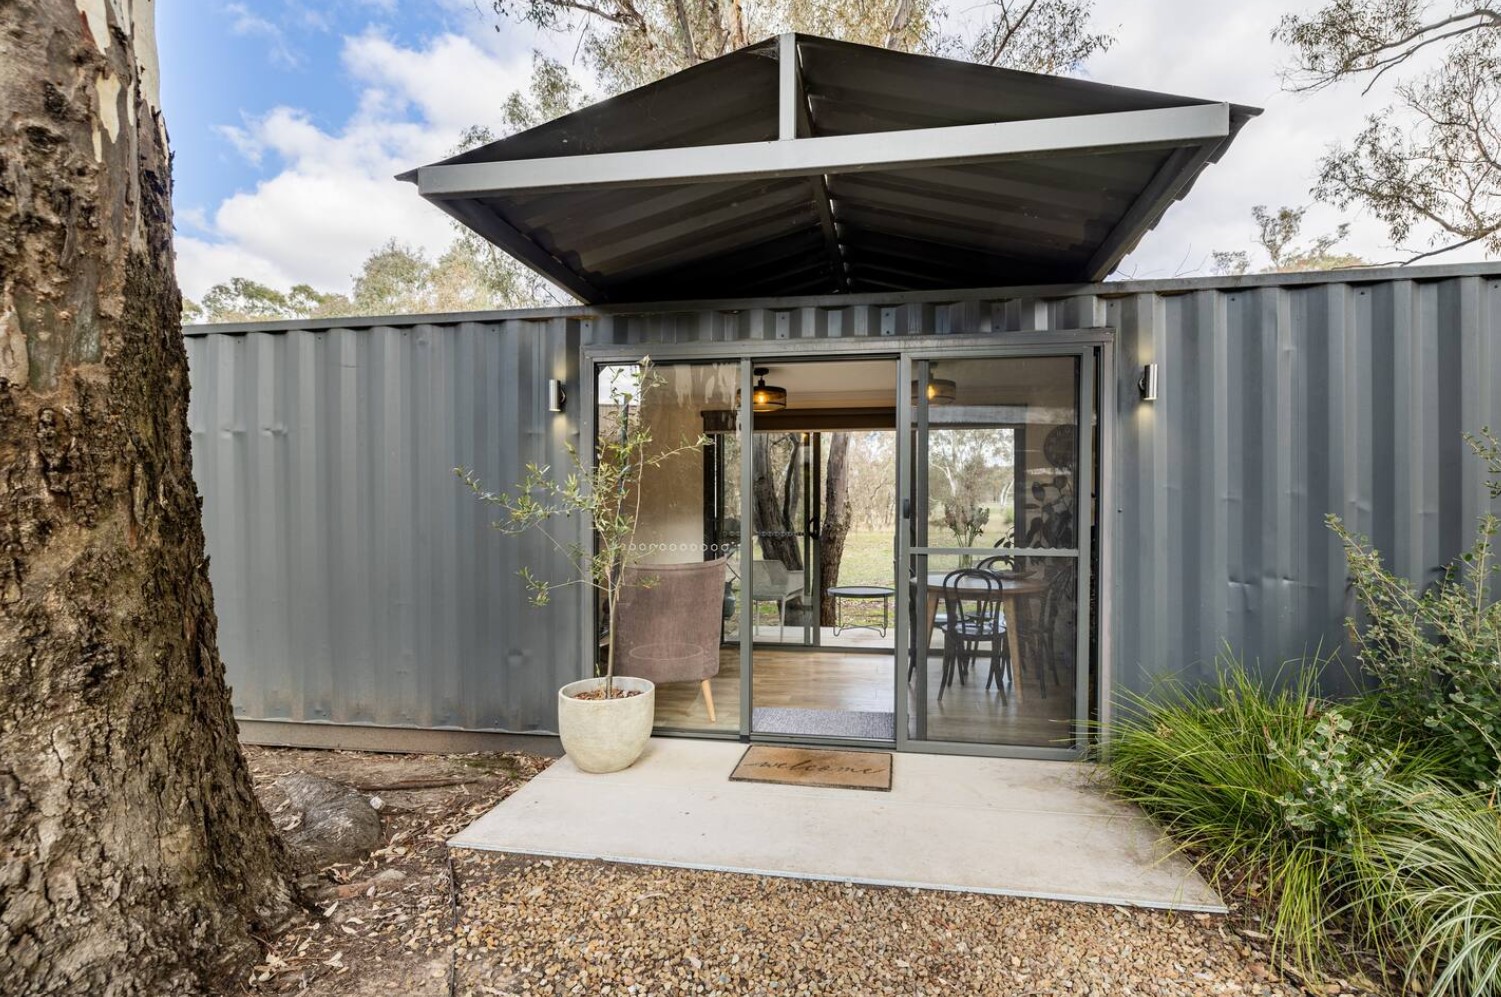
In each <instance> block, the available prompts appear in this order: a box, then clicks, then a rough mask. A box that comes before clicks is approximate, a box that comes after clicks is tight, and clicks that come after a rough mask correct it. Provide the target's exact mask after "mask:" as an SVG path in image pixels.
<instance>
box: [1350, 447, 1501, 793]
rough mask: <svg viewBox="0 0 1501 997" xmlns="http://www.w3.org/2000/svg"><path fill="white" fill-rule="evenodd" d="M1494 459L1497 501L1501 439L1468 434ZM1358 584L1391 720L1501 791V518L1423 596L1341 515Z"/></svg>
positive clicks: (1359, 634) (1367, 644)
mask: <svg viewBox="0 0 1501 997" xmlns="http://www.w3.org/2000/svg"><path fill="white" fill-rule="evenodd" d="M1466 440H1468V442H1469V443H1470V446H1471V448H1472V449H1473V450H1474V451H1475V453H1476V455H1477V456H1479V457H1480V458H1481V459H1482V460H1483V461H1485V464H1486V467H1487V470H1488V471H1489V474H1490V479H1489V480H1488V482H1487V485H1488V487H1489V489H1490V494H1491V498H1492V499H1495V498H1498V497H1501V440H1498V439H1497V438H1496V436H1494V435H1493V434H1492V433H1491V432H1490V430H1484V431H1483V432H1482V434H1481V435H1480V436H1478V437H1475V436H1466ZM1328 521H1329V525H1330V527H1331V528H1332V529H1333V530H1334V532H1335V533H1336V534H1338V535H1339V538H1340V541H1341V542H1342V543H1343V544H1344V548H1345V557H1346V560H1347V561H1348V563H1349V570H1350V579H1351V582H1352V584H1353V585H1354V589H1355V595H1356V598H1357V599H1358V601H1359V603H1360V606H1361V609H1362V610H1363V611H1364V615H1365V619H1364V620H1363V621H1361V622H1362V623H1363V624H1364V625H1363V626H1360V625H1358V624H1357V622H1356V621H1354V620H1351V621H1350V629H1351V632H1352V639H1353V640H1354V642H1355V645H1356V648H1357V651H1358V654H1359V657H1360V661H1361V664H1362V665H1364V667H1365V670H1366V671H1367V672H1368V673H1369V674H1370V675H1371V676H1372V677H1373V678H1375V680H1376V681H1377V683H1378V685H1379V688H1380V695H1381V697H1382V699H1383V701H1384V703H1385V705H1386V706H1387V707H1388V708H1389V710H1390V715H1391V719H1392V720H1393V721H1394V722H1395V723H1397V724H1400V725H1403V726H1405V727H1406V728H1407V729H1408V730H1409V731H1410V732H1412V733H1426V734H1427V735H1428V736H1430V737H1432V738H1433V739H1434V741H1435V742H1436V743H1435V745H1434V747H1435V750H1436V751H1441V752H1443V753H1445V754H1447V755H1449V756H1451V757H1452V758H1453V760H1454V763H1455V766H1456V771H1455V775H1456V777H1458V778H1461V779H1464V780H1466V781H1468V782H1471V783H1473V784H1474V785H1477V786H1479V787H1481V788H1483V789H1486V790H1495V789H1496V788H1498V786H1501V605H1497V604H1496V602H1495V601H1494V600H1493V599H1492V596H1491V591H1490V585H1491V580H1492V576H1493V575H1494V574H1495V572H1496V564H1495V558H1494V551H1493V545H1494V541H1495V537H1496V534H1497V532H1498V530H1501V519H1498V518H1497V517H1496V516H1495V515H1494V514H1490V513H1487V514H1486V515H1484V516H1482V517H1481V519H1480V523H1479V525H1478V527H1477V529H1476V534H1475V541H1474V543H1473V544H1472V545H1471V546H1470V549H1469V550H1468V551H1466V552H1465V553H1464V554H1463V555H1461V556H1460V558H1459V559H1458V560H1457V561H1456V562H1455V563H1454V564H1453V565H1451V566H1450V567H1449V568H1448V570H1446V571H1445V573H1444V575H1443V577H1442V578H1441V579H1440V580H1439V581H1437V582H1435V583H1434V584H1433V585H1431V586H1429V587H1428V589H1427V590H1425V591H1422V592H1419V591H1418V590H1417V588H1416V587H1415V586H1414V585H1413V583H1412V582H1410V581H1408V580H1407V579H1404V578H1399V577H1398V576H1396V575H1395V574H1393V573H1392V572H1391V571H1389V570H1388V569H1387V568H1386V566H1385V565H1384V564H1383V563H1382V561H1381V555H1380V553H1379V552H1378V551H1377V550H1376V549H1375V548H1374V547H1372V546H1371V545H1370V542H1369V541H1368V540H1367V539H1366V538H1365V537H1361V536H1358V535H1356V534H1353V533H1351V532H1350V531H1349V530H1348V529H1347V528H1346V527H1345V525H1344V523H1343V522H1341V521H1340V520H1339V518H1338V517H1336V516H1332V515H1331V516H1330V517H1329V520H1328Z"/></svg>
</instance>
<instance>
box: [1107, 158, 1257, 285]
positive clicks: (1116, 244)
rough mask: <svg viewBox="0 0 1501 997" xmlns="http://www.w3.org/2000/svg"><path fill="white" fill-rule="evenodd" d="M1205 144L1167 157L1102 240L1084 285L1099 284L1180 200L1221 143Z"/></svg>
mask: <svg viewBox="0 0 1501 997" xmlns="http://www.w3.org/2000/svg"><path fill="white" fill-rule="evenodd" d="M1227 140H1228V139H1226V140H1221V141H1220V142H1215V141H1210V142H1205V143H1203V144H1201V145H1194V146H1189V147H1188V148H1183V149H1178V150H1176V151H1174V152H1173V154H1172V155H1170V156H1168V157H1167V159H1166V160H1165V161H1164V162H1163V164H1162V167H1161V168H1160V169H1159V170H1158V171H1157V172H1156V174H1154V175H1153V177H1152V179H1151V180H1150V181H1148V183H1147V185H1146V186H1145V187H1143V188H1142V191H1141V194H1140V195H1138V196H1137V198H1136V200H1135V201H1134V202H1132V204H1131V206H1130V207H1129V208H1127V209H1126V213H1125V214H1123V215H1122V216H1121V220H1120V221H1119V222H1117V223H1116V225H1115V228H1113V229H1111V230H1110V234H1109V235H1107V236H1105V239H1104V241H1103V242H1101V243H1100V245H1099V248H1098V249H1096V250H1095V251H1094V255H1092V256H1091V257H1090V258H1089V262H1088V263H1087V264H1086V265H1085V268H1084V279H1085V280H1087V281H1091V282H1093V281H1101V280H1104V279H1105V278H1106V277H1108V276H1110V272H1111V271H1112V270H1114V269H1115V267H1116V264H1118V263H1120V261H1121V260H1122V259H1123V258H1124V257H1125V255H1126V254H1127V253H1129V252H1130V251H1131V250H1132V249H1134V248H1136V244H1137V243H1138V242H1139V241H1140V240H1141V237H1142V236H1143V235H1145V234H1146V232H1147V231H1148V230H1150V229H1151V227H1152V225H1153V224H1154V223H1155V222H1156V220H1157V219H1158V218H1159V217H1160V216H1161V215H1162V213H1163V212H1164V211H1166V210H1167V209H1168V207H1169V206H1170V205H1171V204H1172V203H1173V200H1174V199H1175V198H1178V197H1180V196H1182V194H1183V191H1184V190H1186V189H1187V188H1188V185H1189V184H1191V183H1193V182H1194V178H1195V177H1197V176H1198V175H1199V171H1200V170H1202V169H1203V168H1204V164H1206V163H1208V162H1209V160H1210V157H1212V156H1213V155H1214V153H1215V151H1216V150H1217V149H1218V148H1219V147H1220V145H1221V144H1222V142H1223V141H1227Z"/></svg>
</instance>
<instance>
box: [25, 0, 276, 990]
mask: <svg viewBox="0 0 1501 997" xmlns="http://www.w3.org/2000/svg"><path fill="white" fill-rule="evenodd" d="M154 30H155V29H154V9H153V4H152V2H151V0H76V2H69V0H0V112H3V114H0V992H4V993H6V994H33V993H69V994H73V993H77V994H180V993H195V992H224V991H225V990H226V989H230V988H231V986H232V982H235V981H242V980H243V979H244V976H243V975H242V974H243V973H244V972H245V971H246V970H247V969H248V967H249V965H250V964H251V962H252V960H254V959H255V958H256V957H257V956H258V954H259V945H258V943H257V942H256V940H255V936H256V935H257V934H260V933H261V932H269V931H273V930H275V929H276V928H277V927H278V926H279V924H280V923H281V922H283V921H284V920H285V919H286V918H288V917H289V916H291V915H292V914H293V912H295V910H296V906H295V903H294V899H293V897H292V894H291V891H290V888H289V886H288V880H287V878H286V876H285V873H284V869H285V859H284V855H283V852H282V850H281V846H280V845H279V843H278V842H277V839H276V838H275V836H274V833H273V830H272V827H271V824H270V821H269V820H268V819H267V817H266V814H265V812H264V811H263V810H262V809H261V807H260V805H259V804H258V803H257V802H256V799H255V796H254V795H253V794H252V792H251V784H250V778H249V774H248V771H247V769H246V766H245V763H244V759H243V757H242V756H241V754H240V751H239V747H238V742H237V740H236V729H235V723H234V719H233V716H232V714H231V712H230V705H229V694H228V689H227V687H226V685H225V682H224V669H223V666H222V664H221V662H220V660H219V655H218V650H217V647H216V632H215V631H216V621H215V618H214V610H213V596H212V593H211V591H210V589H209V582H208V575H207V570H206V558H205V555H204V547H203V530H202V526H201V523H200V516H199V499H198V495H197V491H196V489H195V487H194V484H193V479H192V476H191V464H190V456H189V450H188V440H189V438H188V430H187V398H188V380H187V359H186V354H185V351H184V348H183V341H182V334H181V331H180V328H179V312H180V304H181V299H180V296H179V294H178V290H177V284H176V280H175V278H174V277H173V273H172V245H171V235H172V232H171V205H170V194H171V185H170V178H169V162H168V153H167V138H166V131H165V128H164V126H163V124H162V119H161V115H160V112H159V109H158V102H157V85H156V54H155V40H154Z"/></svg>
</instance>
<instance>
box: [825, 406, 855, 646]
mask: <svg viewBox="0 0 1501 997" xmlns="http://www.w3.org/2000/svg"><path fill="white" fill-rule="evenodd" d="M850 435H851V434H849V433H830V434H828V437H827V439H828V441H829V461H828V467H827V468H826V469H825V471H824V500H823V523H822V527H823V529H822V531H821V533H820V534H819V542H818V556H819V558H820V559H821V560H820V562H819V569H820V570H819V579H820V584H819V592H818V622H819V625H820V626H825V627H832V626H833V625H834V619H835V606H834V598H833V597H832V596H830V595H829V589H831V588H833V587H834V586H836V585H838V584H839V568H840V566H841V565H843V563H844V542H845V540H846V539H847V538H848V537H849V533H850V483H849V482H850V477H849V452H850Z"/></svg>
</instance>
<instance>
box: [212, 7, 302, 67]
mask: <svg viewBox="0 0 1501 997" xmlns="http://www.w3.org/2000/svg"><path fill="white" fill-rule="evenodd" d="M224 12H225V13H226V14H228V15H229V16H230V22H229V29H230V31H232V32H234V33H235V34H237V35H242V36H245V37H254V38H264V39H266V42H267V44H268V45H269V46H270V47H269V48H268V49H267V50H266V54H267V55H268V56H269V57H270V59H271V61H272V62H273V63H274V64H276V65H278V66H281V67H283V68H286V69H291V68H293V67H295V66H297V65H298V64H299V63H300V62H301V61H302V60H301V58H300V57H299V56H298V54H297V53H296V52H295V51H293V50H292V47H291V46H290V45H289V44H288V43H287V37H286V35H285V34H284V33H283V32H282V30H281V26H280V25H279V24H276V23H275V22H274V21H269V20H267V19H266V18H264V17H261V16H260V15H259V14H254V13H251V11H250V9H249V8H248V7H246V6H245V5H244V4H242V3H231V4H225V6H224Z"/></svg>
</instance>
